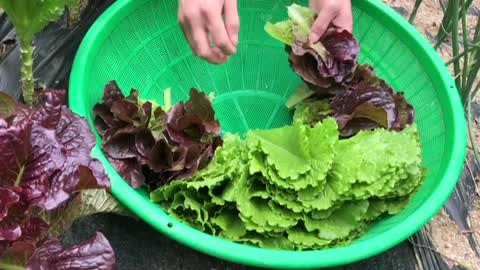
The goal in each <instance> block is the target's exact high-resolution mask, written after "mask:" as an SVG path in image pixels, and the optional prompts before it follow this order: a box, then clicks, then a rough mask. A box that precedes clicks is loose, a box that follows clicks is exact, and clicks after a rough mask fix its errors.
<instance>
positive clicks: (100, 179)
mask: <svg viewBox="0 0 480 270" xmlns="http://www.w3.org/2000/svg"><path fill="white" fill-rule="evenodd" d="M2 100H3V101H5V100H7V99H6V98H4V97H2ZM38 100H39V103H38V104H37V105H36V106H35V107H33V108H31V107H27V106H24V105H22V104H16V103H15V102H11V100H10V101H7V102H4V103H3V104H7V105H8V108H6V109H4V110H2V115H1V118H0V268H2V269H7V270H8V269H18V267H26V265H27V264H29V263H32V262H34V258H35V256H36V255H34V254H40V253H42V251H41V250H40V249H39V248H40V247H41V246H42V245H43V244H42V243H44V242H45V241H46V239H50V238H52V237H53V236H52V235H51V231H50V225H51V224H53V223H61V222H60V220H61V219H63V217H64V216H65V215H69V216H71V218H70V219H73V218H74V217H78V215H75V213H76V209H70V211H69V212H70V213H65V212H62V211H57V210H56V209H59V208H60V207H64V206H65V205H69V203H70V201H71V200H72V199H73V198H75V197H77V196H79V195H78V192H80V191H82V192H83V190H86V189H89V190H90V189H105V188H106V189H108V188H110V181H109V179H108V178H107V176H106V175H105V173H104V171H103V167H102V165H101V163H100V162H99V161H98V160H96V159H93V158H91V157H90V151H91V149H92V148H93V146H94V145H95V137H94V135H93V133H92V132H91V131H90V129H89V126H88V124H87V122H86V121H85V119H83V118H81V117H79V116H78V115H75V114H74V113H73V112H71V111H70V110H69V109H68V108H67V107H66V106H65V92H64V91H60V90H46V91H44V92H42V94H41V95H40V96H39V99H38ZM72 196H73V197H72ZM53 211H56V217H55V218H50V215H51V214H50V213H52V212H53ZM62 229H65V228H62ZM52 239H53V238H52ZM104 242H105V241H104ZM104 242H103V243H102V244H105V243H104ZM107 243H108V242H107ZM104 246H105V248H104V249H103V251H105V254H110V257H108V256H106V257H102V256H101V255H99V254H98V252H92V251H94V250H93V249H83V251H84V253H83V255H84V257H83V258H80V257H78V256H77V257H76V256H72V257H71V259H73V260H74V259H76V258H78V260H77V261H76V262H78V263H77V264H71V265H72V266H73V265H76V266H78V267H77V268H76V269H93V268H91V267H90V268H88V267H87V265H90V266H91V265H92V264H89V263H88V262H89V260H98V262H101V263H99V264H98V266H99V267H100V266H101V267H104V268H103V269H112V268H113V267H112V266H113V264H114V262H115V260H114V258H113V250H112V248H111V247H110V246H109V245H108V244H107V245H104ZM97 251H100V250H97ZM50 255H53V254H46V253H45V254H43V255H42V256H40V257H38V258H37V259H35V260H37V261H38V260H45V259H46V260H48V261H50V260H56V259H55V258H53V257H50ZM72 255H75V254H72ZM87 257H88V258H87ZM94 258H95V259H94ZM103 259H106V260H107V261H108V262H102V261H101V260H103ZM37 265H39V264H38V263H36V264H34V266H32V267H33V268H30V269H60V268H55V267H54V266H55V264H51V265H52V267H54V268H52V267H50V268H49V267H47V268H45V267H43V266H42V267H43V268H41V267H40V266H37ZM44 265H47V264H44ZM64 265H67V264H64ZM15 267H16V268H15Z"/></svg>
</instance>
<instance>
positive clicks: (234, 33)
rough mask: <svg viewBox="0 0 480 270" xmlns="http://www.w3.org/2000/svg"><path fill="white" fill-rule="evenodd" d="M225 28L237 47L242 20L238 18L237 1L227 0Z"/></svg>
mask: <svg viewBox="0 0 480 270" xmlns="http://www.w3.org/2000/svg"><path fill="white" fill-rule="evenodd" d="M224 12H225V27H226V28H227V33H228V36H229V37H230V41H231V42H232V43H233V44H234V45H235V46H237V44H238V31H239V29H240V18H239V16H238V7H237V0H225V10H224Z"/></svg>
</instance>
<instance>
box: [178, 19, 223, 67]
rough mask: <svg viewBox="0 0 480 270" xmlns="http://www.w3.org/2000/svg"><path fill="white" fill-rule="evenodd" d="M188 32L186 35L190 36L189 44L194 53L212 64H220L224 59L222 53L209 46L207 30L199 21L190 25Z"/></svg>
mask: <svg viewBox="0 0 480 270" xmlns="http://www.w3.org/2000/svg"><path fill="white" fill-rule="evenodd" d="M189 33H190V34H189V35H187V36H190V40H191V41H190V44H191V45H192V50H193V52H194V53H195V55H197V56H198V57H200V58H202V59H205V60H207V61H209V62H211V63H214V64H221V63H223V62H225V61H226V56H225V55H224V54H222V53H221V52H219V50H214V49H213V48H212V47H211V46H210V43H209V38H208V34H207V30H206V28H204V27H202V26H201V24H200V23H198V24H196V25H195V27H192V29H191V31H189Z"/></svg>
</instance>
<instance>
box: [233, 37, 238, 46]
mask: <svg viewBox="0 0 480 270" xmlns="http://www.w3.org/2000/svg"><path fill="white" fill-rule="evenodd" d="M232 43H233V45H235V46H237V44H238V35H233V36H232Z"/></svg>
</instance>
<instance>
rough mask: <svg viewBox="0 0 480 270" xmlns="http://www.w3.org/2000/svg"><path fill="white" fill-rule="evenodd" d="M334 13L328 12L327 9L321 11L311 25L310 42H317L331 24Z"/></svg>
mask: <svg viewBox="0 0 480 270" xmlns="http://www.w3.org/2000/svg"><path fill="white" fill-rule="evenodd" d="M335 15H336V14H335V13H334V12H332V11H330V10H329V9H322V10H321V11H320V13H319V14H318V17H317V19H316V20H315V22H314V23H313V25H312V31H311V33H310V37H309V39H310V42H312V43H315V42H317V41H318V40H319V39H320V38H321V37H322V36H323V34H325V32H326V31H327V29H328V26H329V25H330V23H331V22H332V20H333V19H334V18H335Z"/></svg>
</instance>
